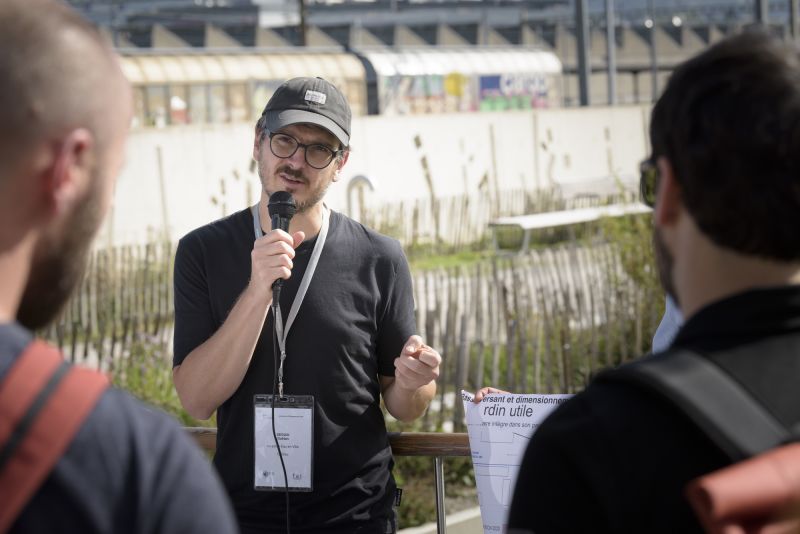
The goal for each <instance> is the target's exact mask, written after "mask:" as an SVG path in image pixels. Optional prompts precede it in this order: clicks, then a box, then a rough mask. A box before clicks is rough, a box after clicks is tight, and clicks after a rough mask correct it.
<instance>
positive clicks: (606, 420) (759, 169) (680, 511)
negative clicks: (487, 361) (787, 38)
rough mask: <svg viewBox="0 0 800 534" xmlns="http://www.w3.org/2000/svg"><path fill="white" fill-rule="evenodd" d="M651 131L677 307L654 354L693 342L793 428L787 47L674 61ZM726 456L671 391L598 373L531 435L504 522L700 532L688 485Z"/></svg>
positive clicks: (797, 141)
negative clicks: (672, 399) (668, 338)
mask: <svg viewBox="0 0 800 534" xmlns="http://www.w3.org/2000/svg"><path fill="white" fill-rule="evenodd" d="M650 139H651V143H652V155H651V157H650V160H649V165H645V166H644V168H645V173H643V178H644V179H648V177H652V178H653V179H656V180H657V188H656V189H655V190H656V191H657V194H656V198H655V210H654V218H655V232H656V234H655V238H656V239H655V242H656V252H657V258H658V264H659V271H660V275H661V278H662V283H663V284H664V287H665V289H666V290H667V293H668V294H669V295H670V296H671V297H673V298H674V299H675V302H676V303H678V304H679V306H680V310H681V312H682V314H683V316H684V317H685V318H686V322H685V324H684V326H683V327H682V328H681V330H680V331H679V332H678V335H677V337H676V339H675V340H674V342H673V343H672V345H671V346H670V348H669V350H667V351H666V352H664V353H662V354H661V355H658V356H657V358H667V359H669V358H673V357H675V356H676V355H677V354H678V352H679V351H692V352H694V353H696V354H698V355H699V356H701V357H702V358H706V359H707V360H708V361H709V362H711V363H712V364H713V365H715V366H718V367H720V368H721V369H722V370H723V371H724V372H725V373H727V374H729V375H730V376H732V377H733V378H734V379H735V380H736V381H737V382H739V383H740V384H741V385H743V386H744V388H745V389H746V390H747V391H748V392H749V393H750V394H751V395H752V396H753V397H754V398H755V399H756V400H758V401H759V402H760V403H761V404H763V405H764V406H765V407H766V408H767V409H768V411H769V412H771V413H772V415H774V416H775V418H776V419H777V420H778V421H780V423H782V424H783V425H785V426H786V427H787V428H791V427H793V426H794V427H795V428H797V427H796V426H795V425H797V424H798V423H800V388H798V383H800V285H798V284H800V232H798V228H800V58H798V53H797V51H796V50H794V49H791V48H788V47H786V46H785V45H783V44H781V43H780V42H777V41H774V40H773V39H772V38H770V37H768V36H766V35H762V34H743V35H739V36H736V37H733V38H729V39H727V40H725V41H722V42H720V43H718V44H716V45H715V46H713V47H711V48H710V49H708V50H707V51H705V52H703V53H702V54H700V55H698V56H697V57H695V58H693V59H691V60H690V61H688V62H686V63H685V64H683V65H682V66H680V67H679V68H678V69H677V70H676V71H675V72H674V73H673V75H672V77H671V79H670V81H669V84H668V86H667V88H666V90H665V92H664V94H663V96H662V97H661V98H660V99H659V101H658V103H657V104H656V106H655V108H654V109H653V115H652V121H651V125H650ZM648 167H649V171H648ZM686 387H692V386H691V385H690V384H687V386H686ZM730 462H731V460H730V459H729V458H728V457H727V456H726V455H725V454H724V453H723V452H722V450H720V449H719V448H717V447H716V446H715V445H713V444H712V442H711V441H710V439H709V438H707V437H706V435H705V434H704V433H703V432H702V431H701V430H700V429H699V428H698V427H697V426H695V425H694V424H693V423H691V422H690V420H689V419H688V417H687V416H685V415H683V413H682V412H680V411H679V410H678V409H677V408H675V407H674V406H673V405H672V404H670V403H669V402H667V401H665V400H662V399H661V398H660V397H658V396H656V395H655V394H653V393H651V392H649V391H645V390H643V389H639V388H637V386H635V385H631V384H624V383H620V382H604V381H602V380H599V381H598V382H595V383H593V384H592V385H590V386H589V387H588V388H587V389H586V390H585V391H584V392H583V393H581V394H579V395H577V396H576V397H575V398H574V399H572V400H571V401H569V402H567V403H566V404H564V405H563V406H561V407H560V408H559V409H558V410H557V411H556V412H555V413H554V414H553V415H551V416H550V417H549V418H548V419H547V420H546V421H545V422H544V423H543V424H542V426H541V427H540V428H539V429H538V430H537V432H536V434H535V435H534V436H533V438H532V441H531V443H530V446H529V447H528V449H527V452H526V454H525V458H524V461H523V464H522V466H521V469H520V472H519V477H518V482H517V485H516V489H515V492H514V497H513V502H512V506H511V511H510V516H509V532H513V533H515V534H516V533H523V532H536V533H537V534H546V533H551V532H651V533H652V532H682V533H687V532H700V531H701V529H700V524H699V522H698V521H697V519H696V518H695V516H694V514H693V513H692V510H691V508H690V506H689V504H688V502H687V500H686V499H685V498H684V488H685V486H686V484H687V482H689V481H690V480H692V479H694V478H695V477H698V476H700V475H703V474H706V473H709V472H711V471H714V470H717V469H719V468H721V467H723V466H725V465H728V464H730Z"/></svg>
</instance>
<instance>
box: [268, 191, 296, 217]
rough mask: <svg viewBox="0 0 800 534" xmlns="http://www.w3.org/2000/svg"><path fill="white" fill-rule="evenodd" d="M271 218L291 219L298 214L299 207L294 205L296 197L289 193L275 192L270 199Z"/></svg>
mask: <svg viewBox="0 0 800 534" xmlns="http://www.w3.org/2000/svg"><path fill="white" fill-rule="evenodd" d="M267 207H268V209H269V216H270V217H274V216H275V215H278V216H280V217H286V218H289V219H291V218H292V216H293V215H294V214H295V213H296V212H297V205H296V204H295V203H294V197H292V194H291V193H289V192H287V191H275V192H274V193H272V194H271V195H270V197H269V204H268V206H267Z"/></svg>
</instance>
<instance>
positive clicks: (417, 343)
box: [403, 334, 425, 354]
mask: <svg viewBox="0 0 800 534" xmlns="http://www.w3.org/2000/svg"><path fill="white" fill-rule="evenodd" d="M424 345H425V344H424V343H423V342H422V338H421V337H420V336H418V335H416V334H414V335H413V336H411V337H409V338H408V341H406V345H405V347H404V348H403V352H404V353H406V354H414V353H415V352H417V351H418V350H419V349H420V348H421V347H423V346H424Z"/></svg>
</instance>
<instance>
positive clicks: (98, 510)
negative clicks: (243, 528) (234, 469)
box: [0, 323, 237, 534]
mask: <svg viewBox="0 0 800 534" xmlns="http://www.w3.org/2000/svg"><path fill="white" fill-rule="evenodd" d="M31 340H32V336H31V334H30V333H29V332H28V331H26V330H25V329H23V328H22V327H21V326H19V325H17V324H9V323H5V324H0V380H3V379H4V378H5V376H6V374H7V372H8V370H9V369H10V368H11V366H12V364H13V362H14V360H15V359H16V358H17V357H18V356H19V355H20V354H21V353H22V351H23V349H24V348H25V347H26V346H27V345H28V344H29V343H30V342H31ZM23 532H24V533H28V534H30V533H41V534H54V533H59V532H64V533H75V532H80V533H81V534H94V533H98V534H99V533H103V534H125V533H137V534H151V533H152V534H155V533H170V534H172V533H185V534H193V533H197V532H215V533H216V532H221V533H225V534H227V533H234V532H237V528H236V523H235V521H234V518H233V514H232V512H231V508H230V505H229V503H228V500H227V498H226V496H225V493H224V492H223V490H222V486H221V484H220V482H219V480H218V478H217V476H216V474H215V473H214V471H213V469H211V467H210V465H209V462H208V460H207V459H206V458H205V457H204V456H203V453H202V452H201V451H200V450H199V449H198V447H197V446H196V445H195V444H194V443H192V442H191V440H190V439H189V438H188V437H187V436H186V434H185V433H184V432H183V431H182V430H181V429H180V427H178V425H177V424H175V422H174V421H172V420H171V419H169V418H168V417H167V416H166V415H164V414H163V413H160V412H158V411H155V410H154V409H152V408H149V407H147V406H145V405H143V404H142V403H140V402H138V401H136V400H135V399H133V398H132V397H131V396H130V395H128V394H126V393H124V392H122V391H119V390H116V389H109V390H107V391H106V392H104V393H103V395H102V396H101V397H100V399H99V401H98V403H97V405H96V406H95V407H94V409H93V410H92V412H91V413H90V414H89V417H88V418H87V419H86V421H85V422H84V423H83V425H82V426H81V428H80V429H79V430H78V432H77V434H76V435H75V438H74V439H73V441H72V443H71V444H70V445H69V447H68V448H67V451H66V453H65V454H64V455H63V456H62V457H61V459H60V460H59V461H58V463H57V464H56V466H55V468H54V469H53V471H52V472H51V473H50V475H49V476H48V477H47V478H46V479H45V481H44V483H43V485H42V486H41V488H40V489H39V491H38V492H37V493H36V494H35V495H34V496H33V498H32V499H31V500H30V502H29V503H28V504H27V506H26V507H25V508H24V509H23V511H22V513H21V514H20V516H19V517H18V519H17V521H16V522H15V523H14V525H13V526H12V528H11V531H10V534H15V533H20V534H21V533H23Z"/></svg>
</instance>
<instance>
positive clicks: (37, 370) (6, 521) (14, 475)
mask: <svg viewBox="0 0 800 534" xmlns="http://www.w3.org/2000/svg"><path fill="white" fill-rule="evenodd" d="M107 387H108V379H107V378H106V377H105V376H104V375H103V374H101V373H98V372H96V371H91V370H89V369H83V368H80V367H74V366H72V365H70V364H68V363H67V362H65V361H64V360H63V358H62V357H61V353H60V352H59V351H58V350H56V349H55V348H53V347H50V346H49V345H47V344H46V343H44V342H42V341H33V342H32V343H31V344H30V345H28V347H27V348H26V349H25V350H24V351H23V353H22V354H21V355H20V357H19V358H18V359H17V361H16V362H15V363H14V365H13V366H12V367H11V369H10V370H9V371H8V373H7V375H6V378H5V379H4V380H3V381H2V383H0V532H5V531H7V530H8V529H9V528H10V527H11V525H13V523H14V521H16V519H17V517H18V516H19V514H20V513H21V512H22V510H23V509H24V508H25V505H26V504H27V503H28V502H29V501H30V499H31V498H32V497H33V495H34V494H35V493H36V491H37V490H38V489H39V487H40V486H41V485H42V483H43V482H44V481H45V479H46V478H47V476H48V475H49V474H50V472H51V471H52V469H53V467H54V466H55V464H56V462H57V461H58V459H59V458H61V456H62V455H63V454H64V452H65V451H66V449H67V447H68V445H69V444H70V442H71V441H72V439H73V437H74V436H75V434H76V433H77V431H78V429H79V428H80V426H81V424H82V423H83V421H84V420H85V419H86V417H87V416H88V415H89V413H90V412H91V410H92V408H93V407H94V406H95V404H96V403H97V401H98V400H99V399H100V396H101V395H102V393H103V391H105V389H106V388H107Z"/></svg>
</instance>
